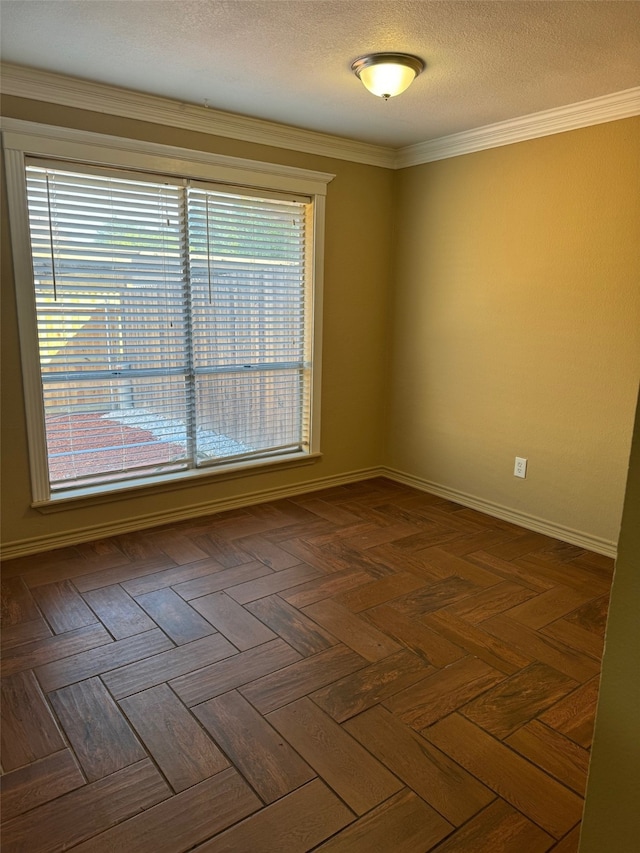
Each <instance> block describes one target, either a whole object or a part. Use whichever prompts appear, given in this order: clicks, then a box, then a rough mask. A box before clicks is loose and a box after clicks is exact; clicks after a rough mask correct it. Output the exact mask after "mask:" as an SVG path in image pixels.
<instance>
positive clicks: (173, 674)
mask: <svg viewBox="0 0 640 853" xmlns="http://www.w3.org/2000/svg"><path fill="white" fill-rule="evenodd" d="M158 633H160V632H158ZM141 636H144V635H141ZM163 636H164V635H163ZM165 640H166V643H167V645H169V649H168V650H167V651H164V650H163V649H160V653H159V654H154V655H152V656H151V657H146V658H144V659H142V660H137V661H135V662H134V663H131V664H128V665H126V666H121V667H119V668H118V669H114V668H112V670H113V671H111V672H107V673H106V674H105V675H103V677H102V680H103V681H104V683H105V684H106V685H107V687H108V688H109V690H110V691H111V693H112V694H113V695H114V696H115V698H116V699H121V698H122V697H123V696H129V695H131V694H132V693H137V692H138V691H139V690H146V689H147V688H148V687H155V685H156V684H162V682H164V681H169V680H170V679H172V678H177V677H178V676H180V675H185V673H187V672H193V670H196V669H200V668H201V667H203V666H207V665H208V664H210V663H215V662H216V661H219V660H222V659H223V658H228V657H231V655H235V654H237V649H236V648H235V646H232V645H231V643H230V642H229V641H228V640H225V638H224V637H222V636H221V635H220V634H213V635H212V636H210V637H203V638H202V639H201V640H194V641H193V643H187V644H186V645H184V646H178V648H171V641H170V640H168V639H167V638H165ZM120 642H124V640H121V641H120ZM164 648H166V646H165V647H164Z"/></svg>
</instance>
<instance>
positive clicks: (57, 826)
mask: <svg viewBox="0 0 640 853" xmlns="http://www.w3.org/2000/svg"><path fill="white" fill-rule="evenodd" d="M170 793H171V792H170V790H169V788H168V787H167V784H166V782H165V781H164V779H163V778H162V777H161V776H160V774H159V773H158V771H157V770H156V768H155V767H154V766H153V764H152V763H151V761H149V759H145V760H144V761H140V762H138V764H133V765H132V766H131V767H126V768H125V769H124V770H119V771H118V772H117V773H114V774H113V775H112V776H106V777H105V778H104V779H100V780H99V781H97V782H92V783H91V784H90V785H84V786H83V787H82V788H78V789H77V790H75V791H71V792H70V793H68V794H64V795H63V796H62V797H58V798H57V799H55V800H52V801H51V802H50V803H46V804H45V805H42V806H38V808H37V809H33V810H32V811H30V812H27V813H26V814H23V815H20V816H19V817H16V818H14V819H13V820H10V821H7V823H5V824H4V826H3V829H2V835H3V837H2V849H3V853H25V851H33V853H35V851H37V853H57V851H60V850H66V849H68V848H69V847H72V846H73V845H74V844H78V843H79V842H80V841H84V840H85V839H86V838H91V836H93V835H96V834H97V833H99V832H102V831H104V830H105V829H108V828H109V827H110V826H113V825H114V824H116V823H119V822H120V821H122V820H126V818H128V817H131V816H132V815H134V814H137V812H139V811H142V810H143V809H148V808H150V807H151V806H154V805H155V804H156V803H159V802H160V801H161V800H164V799H166V798H167V797H168V796H170Z"/></svg>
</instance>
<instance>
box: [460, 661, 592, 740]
mask: <svg viewBox="0 0 640 853" xmlns="http://www.w3.org/2000/svg"><path fill="white" fill-rule="evenodd" d="M577 686H578V683H577V682H576V681H573V680H572V679H571V678H567V676H566V675H563V674H562V673H561V672H558V671H557V670H555V669H552V668H551V667H550V666H547V665H546V664H544V663H538V662H536V663H532V664H531V666H528V667H526V668H525V669H522V670H520V672H517V673H516V674H515V675H511V676H510V677H509V678H506V679H505V680H504V681H502V682H501V683H500V684H498V685H497V686H496V687H493V688H492V689H491V690H487V691H486V692H485V693H483V694H482V695H481V696H478V698H477V699H474V700H473V701H472V702H469V704H468V705H465V707H464V708H462V709H461V711H460V713H461V714H463V715H464V716H465V717H467V719H469V720H472V721H473V722H474V723H477V724H478V725H479V726H480V727H481V728H483V729H485V731H488V732H490V733H491V734H492V735H495V737H497V738H501V739H502V738H505V737H506V736H507V735H510V734H511V733H512V732H514V731H515V730H516V729H518V728H520V726H522V725H524V723H527V722H529V720H532V719H533V718H534V717H536V716H537V715H538V714H541V713H542V712H543V711H545V710H546V709H547V708H550V707H551V706H552V705H553V704H555V702H558V701H559V700H560V699H562V698H563V697H564V696H566V695H567V694H568V693H571V691H572V690H574V689H575V688H576V687H577ZM452 710H453V709H452Z"/></svg>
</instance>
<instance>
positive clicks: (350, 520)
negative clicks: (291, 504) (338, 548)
mask: <svg viewBox="0 0 640 853" xmlns="http://www.w3.org/2000/svg"><path fill="white" fill-rule="evenodd" d="M293 500H294V501H295V502H296V503H299V504H300V506H303V507H304V508H305V509H306V510H308V511H309V512H312V513H314V515H319V516H320V518H324V519H326V520H327V521H330V522H332V524H337V525H339V526H342V525H349V524H355V523H356V522H357V521H358V516H357V515H354V514H353V513H352V512H349V511H348V510H346V509H343V508H342V507H340V506H336V505H335V504H333V503H330V502H329V501H325V500H322V499H321V498H316V497H309V498H304V499H302V500H300V499H298V498H294V499H293Z"/></svg>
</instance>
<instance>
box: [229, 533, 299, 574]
mask: <svg viewBox="0 0 640 853" xmlns="http://www.w3.org/2000/svg"><path fill="white" fill-rule="evenodd" d="M234 544H235V545H236V546H238V547H239V548H241V549H242V550H243V551H246V552H247V554H251V556H252V557H253V558H254V559H256V560H260V562H261V563H264V564H265V566H269V568H270V569H273V570H274V571H276V572H279V571H281V570H282V569H289V568H291V567H292V566H297V565H298V563H299V562H300V560H298V558H297V557H295V556H294V555H293V554H290V553H289V552H288V551H285V550H284V549H283V548H279V547H278V546H277V545H275V544H274V543H273V542H269V540H268V539H266V538H265V537H264V536H260V535H254V536H245V537H243V538H241V539H236V540H235V543H234Z"/></svg>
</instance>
